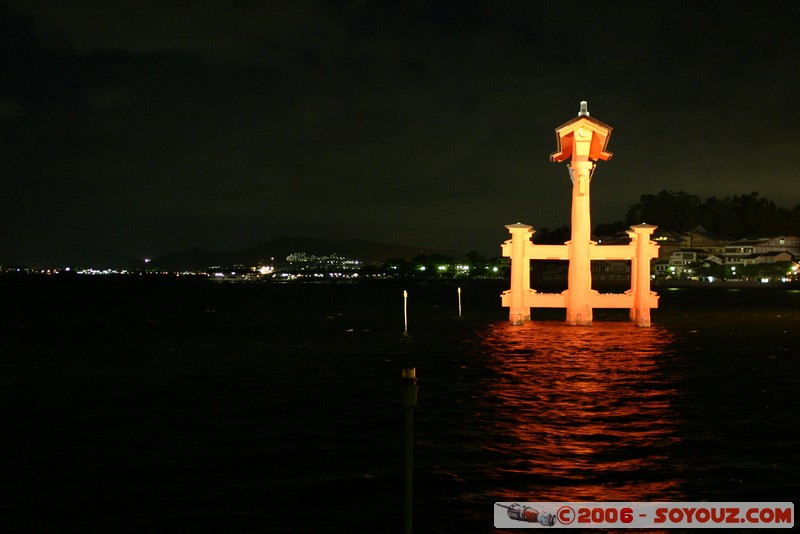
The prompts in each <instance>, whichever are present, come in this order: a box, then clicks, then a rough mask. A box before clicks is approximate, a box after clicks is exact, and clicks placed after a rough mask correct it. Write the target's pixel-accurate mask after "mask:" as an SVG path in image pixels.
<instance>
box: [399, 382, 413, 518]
mask: <svg viewBox="0 0 800 534" xmlns="http://www.w3.org/2000/svg"><path fill="white" fill-rule="evenodd" d="M402 403H403V407H404V408H405V412H406V413H405V420H406V439H405V441H406V443H405V452H406V454H405V457H406V461H405V476H404V479H405V487H404V498H403V518H404V523H405V531H404V532H405V534H411V530H412V523H413V522H412V518H413V514H412V502H413V500H412V493H413V479H414V407H415V406H416V405H417V370H416V368H414V367H412V368H411V369H403V397H402Z"/></svg>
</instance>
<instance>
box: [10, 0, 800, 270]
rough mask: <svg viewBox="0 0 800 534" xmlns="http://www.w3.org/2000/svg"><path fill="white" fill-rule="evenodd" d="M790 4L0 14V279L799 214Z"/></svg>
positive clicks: (144, 4) (15, 6) (32, 10)
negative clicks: (302, 242) (564, 146)
mask: <svg viewBox="0 0 800 534" xmlns="http://www.w3.org/2000/svg"><path fill="white" fill-rule="evenodd" d="M798 23H800V3H799V2H796V1H793V0H792V1H784V2H769V1H763V2H727V1H726V2H715V1H691V2H678V1H661V2H641V1H637V2H616V1H615V2H580V1H575V2H535V1H528V2H502V1H488V2H469V1H463V2H444V1H443V2H424V1H417V2H401V1H397V0H393V1H387V2H372V1H366V0H365V1H352V2H338V1H319V2H293V1H288V2H281V3H277V2H261V1H222V0H194V1H171V0H137V1H129V2H118V1H113V0H72V1H59V0H0V24H2V28H0V35H1V37H0V40H2V76H0V132H2V133H0V142H1V143H2V146H1V148H0V180H2V191H3V192H2V197H0V264H14V263H33V264H37V263H44V262H53V261H57V260H58V258H61V257H65V256H66V255H68V254H70V253H72V252H74V251H76V250H83V249H113V250H118V251H120V252H123V253H127V254H131V255H133V256H136V257H144V256H153V257H157V256H159V255H161V254H165V253H167V252H170V251H174V250H181V249H185V248H189V247H192V246H203V247H207V248H212V249H217V250H234V249H240V248H245V247H247V246H250V245H253V244H255V243H257V242H258V241H262V240H268V239H272V238H275V237H281V236H314V237H320V238H325V239H350V238H354V237H361V238H364V239H369V240H374V241H379V242H385V243H398V244H408V245H418V246H423V247H433V248H444V249H455V250H461V251H468V250H478V251H480V252H483V253H486V254H498V253H499V244H500V242H501V241H503V240H504V239H505V238H506V235H507V233H506V230H505V228H504V227H503V226H504V225H505V224H508V223H513V222H517V221H522V222H525V223H528V224H531V225H532V226H534V228H542V227H551V228H552V227H555V226H559V225H561V224H563V223H566V222H568V220H569V203H570V199H569V194H570V193H569V192H570V182H569V178H568V174H567V170H566V168H565V167H564V166H563V164H553V163H550V162H549V160H548V155H549V154H550V153H551V152H553V151H554V150H555V136H554V133H553V132H554V129H555V128H556V127H557V126H559V125H560V124H562V123H564V122H566V121H568V120H570V119H572V118H573V117H574V116H575V115H576V114H577V111H578V105H579V102H580V101H581V100H588V101H589V110H590V112H591V113H592V116H593V117H595V118H597V119H599V120H601V121H603V122H605V123H607V124H609V125H611V126H612V127H614V132H613V135H612V137H611V140H610V143H609V147H608V148H609V150H611V151H612V152H614V158H613V159H612V160H611V161H608V162H601V163H600V164H599V165H598V169H597V172H596V173H595V175H594V179H593V182H592V200H593V204H592V206H593V222H594V223H601V222H611V221H614V220H617V219H620V218H622V217H623V216H624V214H625V209H626V208H627V207H628V206H629V205H630V204H632V203H634V202H636V201H637V200H638V198H639V196H640V195H641V194H644V193H655V192H657V191H660V190H662V189H672V190H684V191H687V192H689V193H692V194H695V195H699V196H700V197H702V198H705V197H708V196H718V197H724V196H729V195H734V194H745V193H749V192H751V191H754V190H755V191H758V192H759V193H761V195H762V196H765V197H767V198H769V199H771V200H774V201H775V202H776V203H777V204H778V205H780V206H783V207H793V206H794V205H795V204H798V203H800V185H798V176H799V175H800V171H798V163H797V161H796V159H797V158H798V157H800V136H799V135H798V130H797V127H798V123H799V122H800V120H799V119H800V112H798V102H797V97H798V96H800V90H799V89H800V30H798Z"/></svg>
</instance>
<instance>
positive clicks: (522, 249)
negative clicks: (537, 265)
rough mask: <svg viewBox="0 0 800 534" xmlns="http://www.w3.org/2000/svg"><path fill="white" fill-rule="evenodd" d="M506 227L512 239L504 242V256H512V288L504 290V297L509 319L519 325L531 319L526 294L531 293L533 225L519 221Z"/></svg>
mask: <svg viewBox="0 0 800 534" xmlns="http://www.w3.org/2000/svg"><path fill="white" fill-rule="evenodd" d="M506 228H508V231H509V232H510V233H511V239H509V240H507V241H506V242H505V243H503V244H502V250H503V256H504V257H507V258H511V289H509V290H508V291H504V292H503V295H502V297H503V301H504V302H507V304H506V305H507V306H508V320H509V321H511V323H512V324H516V325H519V324H523V323H524V322H525V321H530V320H531V307H530V304H528V303H527V298H526V296H527V294H528V293H531V262H530V255H531V254H530V247H532V246H533V242H532V241H531V236H532V235H533V227H531V226H529V225H527V224H522V223H517V224H508V225H506Z"/></svg>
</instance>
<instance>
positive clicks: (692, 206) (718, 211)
mask: <svg viewBox="0 0 800 534" xmlns="http://www.w3.org/2000/svg"><path fill="white" fill-rule="evenodd" d="M640 223H648V224H654V225H656V226H658V227H659V228H660V229H662V230H669V231H673V232H687V231H689V230H691V229H693V228H696V227H698V226H702V227H703V228H705V229H706V230H708V231H709V232H713V233H716V234H721V235H724V236H728V237H730V238H731V239H743V238H749V237H774V236H780V235H800V204H798V205H796V206H795V207H793V208H792V209H787V208H782V207H779V206H777V205H776V204H775V202H773V201H771V200H769V199H766V198H764V197H762V196H760V195H759V193H758V192H756V191H753V192H752V193H750V194H747V195H733V196H728V197H725V198H717V197H713V196H712V197H708V198H706V199H705V200H703V199H701V198H700V197H699V196H697V195H692V194H689V193H687V192H685V191H666V190H665V191H660V192H658V193H656V194H646V195H642V196H641V197H639V202H637V203H636V204H633V205H632V206H630V207H629V208H628V210H627V212H626V214H625V217H624V219H621V220H618V221H615V222H611V223H604V224H599V225H597V226H596V227H595V230H594V233H595V234H596V235H600V236H613V235H615V234H619V233H621V232H623V231H625V230H627V229H628V228H630V227H631V226H632V225H634V224H640ZM569 234H570V230H569V226H567V225H563V226H561V227H559V228H555V229H552V230H551V229H549V228H543V229H541V230H538V231H537V232H536V234H535V235H534V241H535V242H539V243H563V242H564V241H566V240H567V239H569Z"/></svg>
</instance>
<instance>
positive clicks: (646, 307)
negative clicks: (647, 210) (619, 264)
mask: <svg viewBox="0 0 800 534" xmlns="http://www.w3.org/2000/svg"><path fill="white" fill-rule="evenodd" d="M611 130H612V128H611V127H610V126H608V125H606V124H603V123H602V122H600V121H598V120H597V119H593V118H591V117H590V116H589V112H588V110H587V103H586V102H581V109H580V112H579V113H578V117H577V118H575V119H572V120H571V121H569V122H567V123H565V124H563V125H561V126H559V127H558V128H557V129H556V141H557V148H558V150H557V151H556V152H554V153H553V154H551V155H550V161H553V162H562V161H565V160H567V159H570V163H569V165H568V166H567V168H568V169H569V174H570V178H571V179H572V238H571V239H570V240H569V241H567V242H566V243H565V244H563V245H535V244H533V242H532V241H531V238H532V237H533V233H534V230H533V228H532V227H531V226H528V225H527V224H521V223H517V224H509V225H507V226H506V228H508V231H509V232H510V233H511V239H509V240H508V241H506V242H505V243H503V245H502V251H503V256H505V257H510V258H511V288H510V289H509V290H507V291H504V292H503V293H502V295H501V299H502V305H503V306H504V307H508V308H509V320H510V321H511V322H512V323H514V324H522V323H524V322H525V321H529V320H530V318H531V308H532V307H536V308H566V309H567V324H570V325H591V324H592V308H630V318H631V320H632V321H634V322H635V323H636V324H637V325H638V326H650V309H651V308H658V295H656V294H655V293H654V292H653V291H650V260H651V259H652V258H657V257H658V245H657V244H656V243H655V242H654V241H651V240H650V236H651V235H652V233H653V231H654V230H655V229H656V227H655V226H653V225H650V224H638V225H636V226H632V227H631V229H630V230H629V231H628V232H627V234H628V236H629V237H630V238H631V242H630V243H629V244H628V245H604V246H598V245H597V243H595V242H594V241H592V240H591V213H590V206H589V182H590V181H591V179H592V174H593V173H594V168H595V163H594V162H596V161H597V160H604V161H606V160H608V159H609V158H611V153H610V152H606V150H605V149H606V146H607V145H608V139H609V137H610V136H611ZM531 260H569V278H568V285H567V289H566V290H564V291H563V292H561V293H539V292H537V291H536V290H533V289H531V287H530V282H531V279H530V261H531ZM591 260H630V261H631V288H630V289H629V290H627V291H625V292H624V293H615V294H601V293H598V292H597V291H595V290H593V289H592V271H591Z"/></svg>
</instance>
